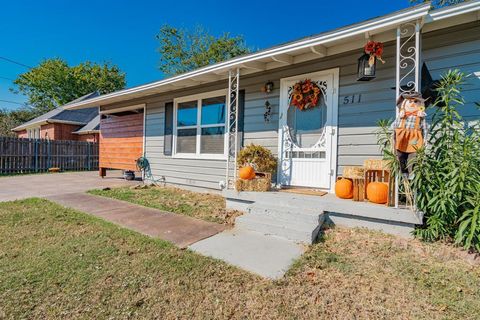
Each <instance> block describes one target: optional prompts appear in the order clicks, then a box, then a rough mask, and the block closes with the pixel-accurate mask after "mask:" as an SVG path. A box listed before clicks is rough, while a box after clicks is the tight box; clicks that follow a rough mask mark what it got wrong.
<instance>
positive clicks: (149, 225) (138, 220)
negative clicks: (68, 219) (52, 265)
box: [47, 193, 225, 248]
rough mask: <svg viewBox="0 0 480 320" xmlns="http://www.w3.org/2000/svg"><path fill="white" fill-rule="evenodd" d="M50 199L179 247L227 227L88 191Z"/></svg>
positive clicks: (49, 197)
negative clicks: (96, 194)
mask: <svg viewBox="0 0 480 320" xmlns="http://www.w3.org/2000/svg"><path fill="white" fill-rule="evenodd" d="M47 199H49V200H52V201H54V202H56V203H58V204H61V205H63V206H65V207H68V208H72V209H76V210H79V211H82V212H86V213H89V214H92V215H94V216H97V217H100V218H102V219H105V220H107V221H110V222H113V223H115V224H118V225H120V226H122V227H125V228H128V229H131V230H135V231H137V232H140V233H143V234H146V235H148V236H151V237H158V238H160V239H163V240H167V241H170V242H172V243H174V244H175V245H177V246H178V247H180V248H185V247H187V246H188V245H190V244H192V243H195V242H197V241H200V240H202V239H205V238H208V237H210V236H212V235H214V234H217V233H219V232H221V231H223V230H225V226H223V225H220V224H217V223H211V222H206V221H203V220H199V219H195V218H191V217H187V216H184V215H180V214H174V213H169V212H164V211H160V210H157V209H152V208H147V207H143V206H140V205H136V204H133V203H129V202H125V201H121V200H116V199H110V198H105V197H101V196H95V195H90V194H86V193H66V194H61V195H55V196H48V197H47Z"/></svg>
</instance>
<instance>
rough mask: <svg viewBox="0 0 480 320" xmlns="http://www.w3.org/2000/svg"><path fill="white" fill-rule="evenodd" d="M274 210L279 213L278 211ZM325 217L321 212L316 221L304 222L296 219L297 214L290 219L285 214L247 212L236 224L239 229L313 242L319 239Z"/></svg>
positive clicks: (296, 240) (297, 240)
mask: <svg viewBox="0 0 480 320" xmlns="http://www.w3.org/2000/svg"><path fill="white" fill-rule="evenodd" d="M274 212H277V213H278V211H274ZM323 218H324V215H323V214H321V215H319V216H318V218H317V220H316V222H304V221H298V220H295V216H291V218H290V219H287V218H286V216H283V217H282V218H281V219H279V218H278V216H277V215H275V216H274V215H267V214H261V213H247V214H245V215H243V216H240V217H238V218H237V219H236V220H235V225H236V226H237V227H238V228H239V229H246V230H250V231H255V232H259V233H262V234H265V235H273V236H277V237H282V238H285V239H288V240H292V241H295V242H304V243H307V244H312V243H313V242H314V241H315V240H316V239H317V236H318V232H319V231H320V227H321V225H322V223H323Z"/></svg>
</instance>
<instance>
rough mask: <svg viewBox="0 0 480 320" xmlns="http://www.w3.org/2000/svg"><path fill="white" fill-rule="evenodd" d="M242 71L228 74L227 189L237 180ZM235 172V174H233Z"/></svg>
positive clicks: (231, 187)
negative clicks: (239, 97)
mask: <svg viewBox="0 0 480 320" xmlns="http://www.w3.org/2000/svg"><path fill="white" fill-rule="evenodd" d="M239 84H240V69H239V68H237V69H236V70H229V72H228V108H227V110H228V115H227V119H228V120H227V132H226V135H227V164H226V166H227V167H226V176H225V183H226V188H227V189H233V188H234V186H235V181H236V180H237V152H238V91H239ZM232 171H233V172H232Z"/></svg>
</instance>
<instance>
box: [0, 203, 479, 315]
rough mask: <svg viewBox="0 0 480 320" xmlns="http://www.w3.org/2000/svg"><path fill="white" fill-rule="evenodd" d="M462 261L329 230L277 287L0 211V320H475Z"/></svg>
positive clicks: (62, 220) (209, 262) (95, 231)
mask: <svg viewBox="0 0 480 320" xmlns="http://www.w3.org/2000/svg"><path fill="white" fill-rule="evenodd" d="M458 252H459V251H458V250H456V249H453V248H451V247H448V246H446V245H442V244H435V245H425V244H420V243H418V242H415V241H406V240H400V239H397V238H394V237H389V236H385V235H382V234H380V233H373V232H367V231H362V230H348V229H341V228H338V229H332V230H327V231H326V235H325V237H324V239H323V241H321V242H320V243H318V244H316V245H313V246H312V247H311V248H310V249H309V251H308V253H307V254H306V255H305V256H304V258H302V259H301V260H300V261H298V262H297V263H296V265H295V266H294V268H293V269H292V270H291V271H290V272H289V273H288V274H287V276H286V277H285V278H284V279H282V280H279V281H268V280H263V279H261V278H259V277H257V276H254V275H252V274H249V273H247V272H244V271H241V270H239V269H236V268H234V267H230V266H228V265H226V264H224V263H222V262H219V261H216V260H213V259H210V258H206V257H202V256H199V255H197V254H195V253H192V252H190V251H189V250H180V249H177V248H175V247H174V246H172V245H170V244H168V243H166V242H164V241H161V240H157V239H152V238H149V237H146V236H143V235H140V234H138V233H135V232H132V231H128V230H125V229H122V228H120V227H117V226H115V225H112V224H110V223H108V222H105V221H103V220H100V219H97V218H95V217H92V216H89V215H87V214H83V213H80V212H76V211H73V210H70V209H65V208H63V207H60V206H58V205H56V204H53V203H51V202H48V201H46V200H39V199H29V200H24V201H16V202H6V203H0V319H1V318H3V317H5V318H8V319H21V318H30V319H31V318H34V319H47V318H48V319H79V318H81V319H107V318H109V319H124V318H142V319H143V318H158V319H213V318H220V319H230V318H234V319H245V318H256V319H299V318H309V319H321V318H325V319H331V318H338V319H354V318H355V319H358V318H361V319H365V318H371V319H378V318H384V319H407V318H424V319H435V318H437V319H440V318H442V319H443V318H444V319H474V318H478V315H479V314H480V285H479V283H480V270H479V269H480V268H479V267H478V266H477V267H473V266H470V265H468V264H467V263H466V262H465V261H463V260H461V259H460V258H458Z"/></svg>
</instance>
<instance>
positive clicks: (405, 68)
mask: <svg viewBox="0 0 480 320" xmlns="http://www.w3.org/2000/svg"><path fill="white" fill-rule="evenodd" d="M421 28H422V26H421V21H419V20H417V21H415V22H409V23H406V24H403V25H400V26H398V27H397V55H396V86H395V90H396V92H395V93H396V94H395V98H396V99H398V97H399V96H400V95H401V94H402V93H405V92H411V91H420V90H421V68H422V66H421V57H420V56H421V51H422V48H421ZM395 110H396V112H397V113H398V110H397V109H396V108H395ZM399 183H400V179H399V174H398V173H397V174H396V175H395V208H398V206H399V203H398V198H399Z"/></svg>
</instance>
